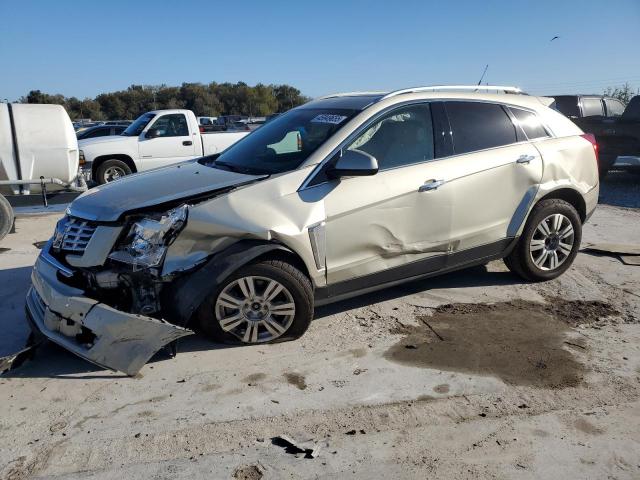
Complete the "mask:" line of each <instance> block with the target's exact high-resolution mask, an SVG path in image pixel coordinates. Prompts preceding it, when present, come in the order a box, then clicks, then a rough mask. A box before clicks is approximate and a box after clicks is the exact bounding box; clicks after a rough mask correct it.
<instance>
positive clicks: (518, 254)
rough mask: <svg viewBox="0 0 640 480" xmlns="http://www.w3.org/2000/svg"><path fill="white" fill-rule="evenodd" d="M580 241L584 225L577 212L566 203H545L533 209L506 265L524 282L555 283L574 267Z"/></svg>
mask: <svg viewBox="0 0 640 480" xmlns="http://www.w3.org/2000/svg"><path fill="white" fill-rule="evenodd" d="M581 239H582V222H581V221H580V217H579V216H578V212H577V211H576V209H575V208H573V206H572V205H571V204H569V203H567V202H565V201H564V200H560V199H549V200H543V201H541V202H540V203H538V204H537V205H536V206H535V207H533V209H532V210H531V213H530V214H529V218H528V219H527V223H526V225H525V227H524V230H523V232H522V235H521V236H520V239H519V240H518V243H517V245H516V246H515V248H514V249H513V251H512V252H511V254H509V256H508V257H506V258H505V259H504V262H505V264H506V265H507V268H509V270H511V271H512V272H513V273H515V274H517V275H519V276H520V277H522V278H524V279H525V280H529V281H532V282H539V281H544V280H552V279H554V278H556V277H559V276H560V275H562V274H563V273H564V272H565V271H566V270H567V269H568V268H569V267H570V266H571V264H572V263H573V261H574V259H575V258H576V255H577V254H578V250H579V249H580V240H581Z"/></svg>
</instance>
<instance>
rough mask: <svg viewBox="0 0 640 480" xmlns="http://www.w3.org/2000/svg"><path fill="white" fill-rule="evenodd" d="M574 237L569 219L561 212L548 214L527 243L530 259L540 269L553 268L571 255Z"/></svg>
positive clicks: (548, 269) (547, 269)
mask: <svg viewBox="0 0 640 480" xmlns="http://www.w3.org/2000/svg"><path fill="white" fill-rule="evenodd" d="M574 237H575V234H574V230H573V225H572V224H571V220H569V219H568V218H567V217H566V216H564V215H562V214H561V213H554V214H553V215H549V216H548V217H546V218H545V219H544V220H542V221H541V222H540V223H539V224H538V226H537V227H536V229H535V230H534V232H533V236H532V237H531V242H530V243H529V254H530V255H531V260H532V261H533V263H534V264H535V266H536V267H538V268H539V269H541V270H546V271H550V270H555V269H556V268H558V267H559V266H560V265H562V264H563V263H564V262H565V261H566V260H567V258H569V255H571V251H572V250H573V243H574Z"/></svg>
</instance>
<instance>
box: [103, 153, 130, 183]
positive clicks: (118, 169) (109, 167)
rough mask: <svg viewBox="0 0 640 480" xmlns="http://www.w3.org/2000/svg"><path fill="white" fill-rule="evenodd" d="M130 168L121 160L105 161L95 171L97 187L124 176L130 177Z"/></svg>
mask: <svg viewBox="0 0 640 480" xmlns="http://www.w3.org/2000/svg"><path fill="white" fill-rule="evenodd" d="M131 173H132V172H131V168H130V167H129V165H127V164H126V163H125V162H123V161H122V160H118V159H115V158H112V159H109V160H105V161H104V162H102V163H101V164H100V165H99V166H98V168H97V169H96V182H98V184H99V185H104V184H105V183H109V182H113V181H114V180H118V179H119V178H122V177H124V176H125V175H131Z"/></svg>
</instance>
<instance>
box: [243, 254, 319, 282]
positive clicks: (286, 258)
mask: <svg viewBox="0 0 640 480" xmlns="http://www.w3.org/2000/svg"><path fill="white" fill-rule="evenodd" d="M261 260H281V261H283V262H287V263H290V264H291V265H293V266H294V267H296V268H297V269H298V270H300V271H301V272H302V273H303V274H304V275H305V276H306V277H307V278H308V279H311V276H310V275H309V269H308V268H307V265H306V264H305V263H304V261H303V260H302V258H300V257H299V256H298V255H297V254H295V253H294V252H292V251H291V250H282V249H280V250H272V251H270V252H267V253H265V254H263V255H260V256H259V257H257V258H255V259H254V260H253V261H254V262H256V261H261Z"/></svg>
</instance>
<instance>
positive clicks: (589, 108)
mask: <svg viewBox="0 0 640 480" xmlns="http://www.w3.org/2000/svg"><path fill="white" fill-rule="evenodd" d="M597 115H604V112H603V111H602V100H600V99H599V98H583V99H582V116H584V117H595V116H597Z"/></svg>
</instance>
